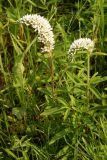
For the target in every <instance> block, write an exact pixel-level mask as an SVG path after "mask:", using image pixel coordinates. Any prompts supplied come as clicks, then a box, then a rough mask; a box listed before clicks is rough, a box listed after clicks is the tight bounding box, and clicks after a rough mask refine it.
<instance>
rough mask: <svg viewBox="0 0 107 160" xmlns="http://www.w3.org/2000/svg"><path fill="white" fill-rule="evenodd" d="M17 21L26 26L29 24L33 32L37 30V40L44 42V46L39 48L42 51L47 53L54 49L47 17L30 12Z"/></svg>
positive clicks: (52, 36)
mask: <svg viewBox="0 0 107 160" xmlns="http://www.w3.org/2000/svg"><path fill="white" fill-rule="evenodd" d="M17 22H19V23H24V24H26V25H27V26H29V25H31V27H32V28H33V29H34V30H35V32H36V31H37V32H38V40H39V41H40V42H42V43H43V44H44V47H43V48H41V49H42V52H48V53H49V52H51V51H52V50H53V49H54V43H55V42H54V35H53V31H52V27H51V26H50V24H49V22H48V20H47V19H45V18H44V17H42V16H40V15H37V14H31V15H25V16H23V17H22V18H20V19H19V20H18V21H17Z"/></svg>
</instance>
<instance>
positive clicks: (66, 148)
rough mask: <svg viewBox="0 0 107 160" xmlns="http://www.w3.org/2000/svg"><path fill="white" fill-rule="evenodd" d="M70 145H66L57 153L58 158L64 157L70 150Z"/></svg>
mask: <svg viewBox="0 0 107 160" xmlns="http://www.w3.org/2000/svg"><path fill="white" fill-rule="evenodd" d="M68 149H69V146H64V147H63V148H62V149H61V150H60V151H59V152H58V153H57V155H56V157H57V158H60V157H62V156H63V155H65V154H66V153H67V152H68Z"/></svg>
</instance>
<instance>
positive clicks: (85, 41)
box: [68, 38, 94, 56]
mask: <svg viewBox="0 0 107 160" xmlns="http://www.w3.org/2000/svg"><path fill="white" fill-rule="evenodd" d="M80 49H86V50H87V51H89V52H92V51H93V49H94V42H93V41H92V40H91V39H90V38H80V39H77V40H75V41H74V42H73V43H72V44H71V46H70V49H69V51H68V55H69V56H71V55H72V54H73V53H75V51H76V50H80Z"/></svg>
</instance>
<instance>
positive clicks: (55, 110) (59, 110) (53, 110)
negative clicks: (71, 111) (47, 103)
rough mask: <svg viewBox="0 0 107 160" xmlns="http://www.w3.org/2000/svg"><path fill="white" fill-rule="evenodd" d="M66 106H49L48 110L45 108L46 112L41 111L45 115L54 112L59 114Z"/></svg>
mask: <svg viewBox="0 0 107 160" xmlns="http://www.w3.org/2000/svg"><path fill="white" fill-rule="evenodd" d="M64 109H65V108H64V107H62V108H57V107H55V108H49V109H47V110H45V111H44V112H42V113H41V115H42V116H43V115H44V116H48V115H52V114H59V113H61V112H62V111H63V110H64Z"/></svg>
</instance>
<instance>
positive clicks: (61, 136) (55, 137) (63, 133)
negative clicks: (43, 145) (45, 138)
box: [49, 128, 72, 145]
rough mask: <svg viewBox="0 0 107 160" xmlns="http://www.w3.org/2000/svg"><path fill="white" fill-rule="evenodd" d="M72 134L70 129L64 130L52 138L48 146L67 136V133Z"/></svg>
mask: <svg viewBox="0 0 107 160" xmlns="http://www.w3.org/2000/svg"><path fill="white" fill-rule="evenodd" d="M70 132H72V131H71V129H70V128H66V129H64V130H63V131H60V132H58V133H57V134H56V135H55V136H54V137H53V138H52V140H51V141H50V142H49V145H51V144H53V143H55V142H56V141H57V140H59V139H61V138H63V137H64V136H65V135H67V134H68V133H70Z"/></svg>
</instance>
